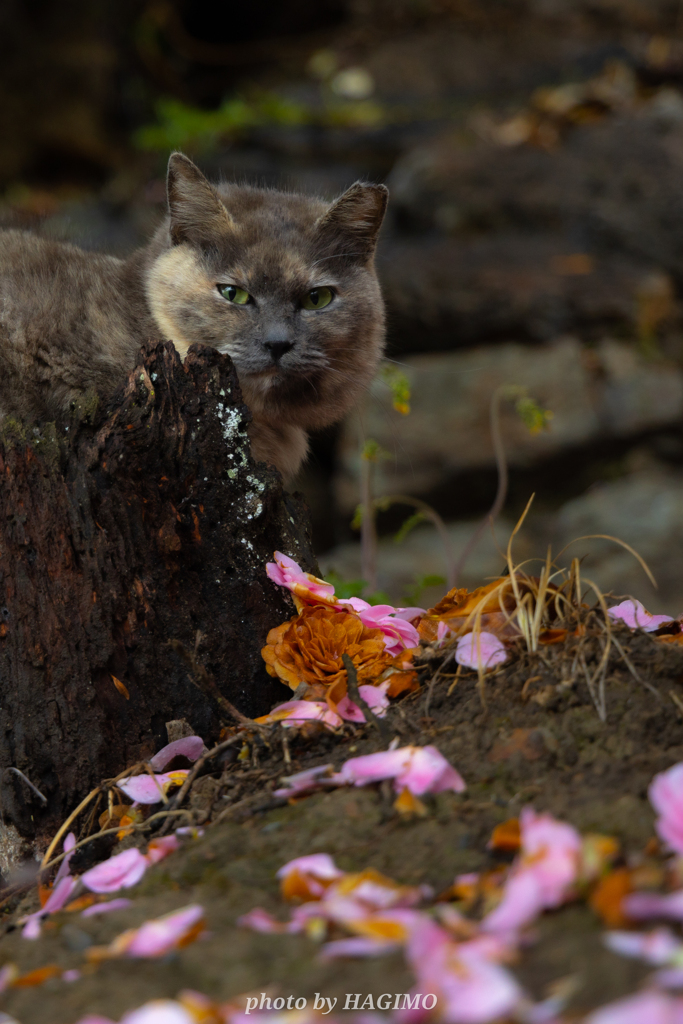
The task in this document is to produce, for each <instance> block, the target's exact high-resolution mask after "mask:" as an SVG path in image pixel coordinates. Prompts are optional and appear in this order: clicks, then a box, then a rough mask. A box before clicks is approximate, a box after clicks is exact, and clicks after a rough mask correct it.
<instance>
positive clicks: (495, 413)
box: [451, 384, 509, 587]
mask: <svg viewBox="0 0 683 1024" xmlns="http://www.w3.org/2000/svg"><path fill="white" fill-rule="evenodd" d="M508 392H509V385H507V384H503V385H502V386H501V387H498V388H496V390H495V391H494V392H493V396H492V398H491V410H490V424H491V440H492V442H493V454H494V456H495V459H496V470H497V472H498V487H497V489H496V496H495V498H494V499H493V505H491V508H490V509H489V511H488V512H487V513H486V515H485V516H484V518H483V519H482V521H481V522H480V523H479V526H478V527H477V528H476V530H475V531H474V533H473V534H472V536H471V537H470V539H469V540H468V542H467V544H466V545H465V547H464V548H463V550H462V552H461V554H460V558H459V559H458V561H457V562H456V564H455V568H454V570H453V583H452V584H451V586H453V587H456V586H457V585H458V579H459V578H460V574H461V573H462V570H463V569H464V567H465V563H466V561H467V559H468V558H469V557H470V555H471V554H472V552H473V550H474V548H475V547H476V546H477V544H478V543H479V541H480V540H481V537H482V534H483V533H484V530H485V529H486V527H487V526H488V525H489V523H490V524H491V527H493V525H494V524H495V521H496V519H497V518H498V516H499V515H500V513H501V511H502V509H503V505H504V504H505V498H506V497H507V491H508V466H507V459H506V457H505V446H504V444H503V438H502V436H501V433H500V403H501V401H502V400H503V398H505V397H507V394H508Z"/></svg>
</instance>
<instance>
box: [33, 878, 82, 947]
mask: <svg viewBox="0 0 683 1024" xmlns="http://www.w3.org/2000/svg"><path fill="white" fill-rule="evenodd" d="M79 881H80V880H79V879H78V878H72V877H71V875H66V877H65V878H62V879H61V880H60V881H59V882H58V883H57V884H56V885H55V887H54V889H53V890H52V892H51V893H50V895H49V896H48V898H47V901H46V903H45V906H44V907H41V909H40V910H36V912H35V913H34V914H29V915H28V917H23V918H21V920H20V922H19V923H20V924H24V929H23V931H22V933H21V934H22V938H24V939H37V938H39V937H40V930H41V928H40V925H41V921H42V919H43V918H44V917H48V915H49V914H54V913H56V911H58V910H61V909H62V907H63V906H64V905H65V904H66V903H68V902H69V900H70V899H71V897H72V895H73V893H74V891H75V890H76V888H77V887H78V884H79Z"/></svg>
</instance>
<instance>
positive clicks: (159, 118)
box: [0, 0, 683, 614]
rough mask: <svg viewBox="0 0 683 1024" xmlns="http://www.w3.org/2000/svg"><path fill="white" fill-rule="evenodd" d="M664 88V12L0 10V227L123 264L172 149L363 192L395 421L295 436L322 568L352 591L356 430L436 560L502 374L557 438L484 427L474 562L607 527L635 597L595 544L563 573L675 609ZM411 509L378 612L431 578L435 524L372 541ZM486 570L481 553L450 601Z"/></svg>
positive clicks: (678, 506)
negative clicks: (374, 189)
mask: <svg viewBox="0 0 683 1024" xmlns="http://www.w3.org/2000/svg"><path fill="white" fill-rule="evenodd" d="M682 89H683V4H681V3H679V2H678V0H479V2H476V0H469V2H468V0H319V2H318V3H315V4H314V3H310V2H308V0H281V2H275V0H251V2H250V3H249V4H245V5H237V4H229V3H228V4H222V5H220V6H219V5H215V4H213V3H211V4H209V3H201V2H196V0H193V2H190V0H169V2H166V0H159V2H152V3H139V2H133V0H116V2H114V0H99V2H93V0H87V2H86V0H72V2H64V3H60V4H54V3H48V2H46V0H44V2H26V0H23V2H19V0H4V2H3V3H2V4H1V5H0V139H1V140H2V143H1V144H0V218H1V220H2V223H4V224H6V225H10V224H11V225H14V226H17V225H19V226H25V227H28V228H31V229H35V230H39V231H41V232H44V233H46V234H49V235H51V236H52V237H58V238H63V239H67V240H71V241H75V242H76V243H78V244H81V245H84V246H86V247H90V248H96V249H103V250H106V251H109V252H112V253H116V254H120V255H123V254H125V253H127V252H129V251H130V250H131V249H132V248H134V247H135V246H136V245H138V244H141V243H142V242H144V240H145V239H146V237H147V236H148V234H149V232H150V230H152V228H153V226H154V224H155V223H156V221H157V219H158V217H159V216H160V214H161V212H162V211H163V201H164V185H163V175H164V170H165V164H166V160H167V157H168V153H169V151H170V150H171V149H173V148H176V147H178V148H181V149H183V150H185V151H186V152H188V153H189V154H190V155H192V156H193V158H195V159H196V160H197V161H198V162H199V164H200V165H201V166H202V167H203V168H204V169H205V170H206V171H207V172H208V173H210V174H214V175H219V174H221V175H223V176H224V177H226V178H232V177H235V178H238V179H240V180H242V179H244V180H248V181H251V182H257V183H264V184H269V185H278V186H280V187H288V188H295V189H301V190H306V191H313V192H317V193H319V194H322V195H324V196H328V197H330V198H332V197H333V196H334V195H336V194H338V193H339V192H340V191H341V190H343V189H344V188H345V187H347V186H348V185H349V184H350V183H351V182H353V181H354V180H356V179H357V178H359V177H363V178H368V179H371V180H376V181H385V182H386V183H387V184H388V185H389V187H390V189H391V193H392V201H391V205H390V213H389V216H388V220H387V223H386V227H385V229H384V231H383V238H382V243H381V246H380V251H379V254H378V267H379V272H380V276H381V279H382V284H383V288H384V292H385V296H386V299H387V305H388V311H389V348H388V352H389V355H390V357H391V358H392V359H394V360H395V361H396V363H397V364H399V366H400V367H401V368H402V369H403V370H404V371H405V372H406V373H407V374H408V376H409V377H410V378H411V381H412V383H413V390H414V394H413V403H412V404H413V411H412V413H411V414H410V415H409V416H406V417H402V416H400V415H399V414H398V413H395V412H394V411H393V410H392V408H391V403H390V402H389V401H388V397H387V396H388V391H387V389H386V387H384V388H382V386H381V385H378V387H377V389H375V392H376V394H375V396H374V397H370V398H369V399H368V402H367V404H365V405H362V408H361V409H360V410H359V411H360V413H361V420H360V421H359V419H358V415H357V414H356V413H354V415H353V416H352V417H350V420H349V422H348V424H346V425H345V426H343V427H340V428H339V429H335V430H331V431H329V432H327V433H326V434H324V435H323V436H321V437H319V438H317V439H316V440H315V442H314V446H313V453H312V457H311V460H310V462H309V465H308V467H307V469H306V470H305V472H304V473H303V474H302V478H301V482H300V486H301V487H302V488H303V489H304V491H305V493H306V495H307V498H308V500H309V503H310V505H311V509H312V512H313V517H314V526H315V537H316V545H317V549H318V551H319V552H320V553H321V555H324V557H323V559H322V562H323V564H324V565H325V566H326V567H327V568H329V567H333V568H335V569H337V571H338V572H339V573H341V574H342V575H343V576H345V577H346V578H350V577H357V576H358V575H359V572H360V567H359V561H358V553H357V544H356V534H354V532H353V531H352V530H351V527H350V520H351V517H352V513H353V508H354V506H355V504H356V502H357V500H358V499H357V472H358V465H359V456H358V453H359V449H360V444H361V443H362V440H363V437H367V436H372V437H375V438H376V439H377V440H379V442H380V444H381V445H382V446H383V447H384V448H385V449H386V450H387V452H388V454H389V457H388V458H387V459H386V460H384V461H383V462H382V463H381V464H380V465H379V467H378V477H379V479H378V484H377V487H378V493H395V492H397V491H400V492H402V493H406V492H408V493H409V494H411V495H416V496H419V497H421V498H424V499H425V500H427V501H429V502H430V503H431V504H432V505H433V506H434V507H435V508H436V509H437V510H438V511H439V513H440V514H441V515H442V516H444V518H445V519H446V520H447V521H448V522H449V523H450V524H451V526H450V532H451V536H452V540H453V543H454V545H455V547H456V549H459V548H462V546H463V544H464V543H465V541H466V539H467V537H468V536H469V535H470V533H471V531H472V528H473V523H474V522H475V521H476V519H477V517H480V516H482V515H483V514H484V513H485V512H486V509H487V508H488V507H489V506H490V504H491V502H492V500H493V496H494V493H495V489H496V479H497V478H496V471H495V466H494V463H493V456H492V448H491V443H490V434H489V423H488V417H489V404H490V400H491V396H492V394H493V392H494V391H495V389H496V387H497V386H499V385H500V384H505V383H513V384H516V385H518V386H520V387H526V388H527V389H528V392H529V394H530V395H531V396H532V397H533V398H534V399H536V400H537V401H538V402H539V403H540V405H541V406H542V407H544V408H549V409H550V410H551V411H553V413H554V418H553V420H552V421H551V424H550V431H549V432H548V433H542V434H540V435H537V436H532V435H530V434H529V433H528V431H527V430H526V428H525V427H524V426H523V425H522V424H521V422H520V421H519V419H518V417H517V416H516V415H515V413H514V411H513V409H512V403H507V404H506V406H505V409H504V413H503V434H504V437H505V443H506V447H507V451H508V456H509V459H510V463H511V483H510V492H509V497H508V501H507V505H506V509H505V512H504V516H503V518H502V519H501V521H500V523H499V526H498V542H499V543H504V542H505V538H506V536H507V534H508V533H509V531H510V529H511V526H512V525H513V524H514V521H515V519H516V517H517V516H518V515H519V513H520V512H521V510H522V509H523V507H524V505H525V504H526V501H527V499H528V497H529V495H530V494H531V493H532V492H535V493H536V499H535V502H534V506H533V510H532V514H531V518H530V519H529V520H528V522H527V525H526V526H525V528H524V529H523V530H522V532H521V534H520V539H519V545H518V551H519V553H520V556H530V555H532V554H539V553H541V554H544V553H545V546H546V544H547V543H549V542H552V543H553V545H554V548H555V550H557V549H559V548H561V547H562V546H563V544H565V543H567V542H568V541H569V540H571V539H572V538H573V537H575V536H580V535H582V534H587V533H610V534H615V535H617V536H619V537H620V538H621V539H623V540H624V541H626V542H628V543H629V544H631V545H633V546H634V547H635V548H636V549H638V550H639V551H640V552H641V553H642V554H643V555H644V556H645V557H646V558H647V560H648V562H649V563H650V564H651V566H652V568H653V570H654V571H655V574H656V575H657V577H658V578H659V580H660V584H661V587H660V591H659V593H655V592H654V591H653V590H652V589H651V588H650V585H649V584H648V583H647V582H646V580H645V577H644V576H643V574H642V571H641V570H640V569H639V568H638V566H637V564H636V563H635V561H634V560H633V559H632V557H631V556H630V555H629V554H628V553H627V552H625V551H623V550H622V549H619V548H618V547H616V546H615V545H613V544H610V543H609V542H590V543H584V544H583V546H582V545H578V546H577V547H576V548H574V549H570V555H571V554H583V553H586V552H589V554H588V557H587V560H586V571H588V570H589V569H590V573H589V574H591V573H592V574H593V576H594V578H595V579H596V580H597V582H598V583H599V584H600V585H601V586H602V587H603V588H605V589H608V588H613V589H614V591H615V592H618V593H627V592H633V593H634V594H636V595H637V596H640V597H641V598H642V599H643V600H644V601H645V603H646V604H648V605H649V606H650V607H651V609H652V610H653V611H654V610H666V611H669V612H671V613H673V614H677V613H679V612H681V611H683V581H682V580H681V575H682V572H681V569H682V567H683V476H682V475H681V465H682V464H683V435H682V433H681V416H682V415H683V373H682V368H681V367H682V363H683V322H682V320H681V307H680V296H681V289H682V288H683V91H682ZM359 422H360V423H361V426H359V425H358V424H359ZM408 513H409V510H408V509H407V507H406V506H395V507H393V508H392V509H390V510H389V511H388V512H386V513H385V514H383V515H382V517H381V518H380V529H381V532H382V533H383V535H386V540H385V541H383V543H382V552H381V556H380V583H381V585H382V586H384V587H385V588H386V589H388V590H389V592H390V593H391V595H392V597H395V598H398V597H400V596H401V594H402V593H405V591H406V589H411V588H412V589H414V584H415V582H416V580H417V578H418V577H421V576H423V575H425V574H429V573H436V574H443V554H442V551H441V548H440V546H439V542H438V538H436V535H435V533H434V532H433V529H432V528H431V527H428V526H421V527H419V528H418V529H416V530H415V532H414V533H413V534H411V535H410V537H409V538H408V539H407V540H406V541H405V542H404V543H403V544H402V545H396V544H394V543H393V541H392V540H391V537H390V535H391V533H392V531H395V530H396V528H397V526H398V525H399V524H400V523H401V522H402V521H403V520H404V519H405V517H406V515H408ZM500 567H501V559H500V555H499V554H498V553H497V552H496V547H495V544H494V542H493V540H492V539H491V538H490V537H489V536H487V537H485V538H484V540H483V541H482V543H481V544H480V546H479V547H478V549H477V551H476V552H475V553H474V555H473V556H472V558H471V560H470V561H469V563H468V569H467V572H466V573H465V578H464V579H465V582H467V583H475V582H477V583H478V582H481V581H482V578H483V577H484V576H485V575H487V574H490V573H495V572H497V571H499V569H500ZM418 582H419V580H418ZM418 589H419V588H418ZM438 590H439V587H438V586H436V587H432V589H431V590H427V591H426V592H425V593H424V594H423V598H424V600H429V599H430V598H431V597H433V596H436V594H437V593H438ZM441 590H443V587H441Z"/></svg>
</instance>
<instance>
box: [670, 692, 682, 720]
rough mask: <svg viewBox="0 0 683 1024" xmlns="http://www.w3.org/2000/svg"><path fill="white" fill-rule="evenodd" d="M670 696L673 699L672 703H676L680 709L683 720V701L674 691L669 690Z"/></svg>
mask: <svg viewBox="0 0 683 1024" xmlns="http://www.w3.org/2000/svg"><path fill="white" fill-rule="evenodd" d="M669 696H670V697H671V699H672V701H673V702H674V704H675V705H676V707H677V708H678V712H679V714H680V716H681V718H683V701H682V700H681V698H680V697H679V696H678V694H677V693H675V691H674V690H669Z"/></svg>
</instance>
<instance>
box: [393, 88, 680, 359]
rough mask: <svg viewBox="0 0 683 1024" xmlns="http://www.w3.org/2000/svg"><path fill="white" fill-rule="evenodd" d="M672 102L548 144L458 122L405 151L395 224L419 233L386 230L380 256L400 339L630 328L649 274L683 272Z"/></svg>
mask: <svg viewBox="0 0 683 1024" xmlns="http://www.w3.org/2000/svg"><path fill="white" fill-rule="evenodd" d="M670 92H671V90H667V93H670ZM664 106H665V107H666V111H668V113H667V112H664V108H663V107H662V104H659V105H657V104H655V103H650V104H647V105H645V106H642V107H638V108H636V109H634V110H631V111H627V112H625V113H623V114H622V115H610V116H609V117H605V118H603V119H601V120H597V121H594V122H592V123H585V124H579V125H576V126H574V127H572V129H571V130H570V131H569V132H568V134H567V135H566V137H564V138H563V139H562V141H561V142H559V143H558V144H556V145H554V146H552V147H550V148H545V149H544V148H541V147H540V145H527V144H523V145H501V144H496V143H494V142H490V141H482V140H479V141H477V140H476V138H475V137H474V134H473V133H470V134H469V136H468V135H467V134H466V133H465V134H464V133H463V132H462V131H458V132H447V133H446V134H444V135H443V136H442V137H441V138H440V139H438V140H437V141H435V142H432V143H425V144H423V145H422V146H419V147H416V148H415V149H413V150H412V151H411V152H409V153H407V154H406V155H405V156H404V157H403V158H402V159H401V160H399V161H398V163H397V165H396V166H395V168H394V171H393V172H392V175H391V176H390V179H389V185H390V187H391V190H392V209H393V217H394V224H395V226H396V228H397V229H400V230H401V231H402V232H403V234H404V236H405V233H406V232H408V233H412V235H413V237H412V238H407V237H402V238H400V239H397V238H396V237H394V238H390V237H387V239H386V241H385V244H384V248H383V250H382V254H381V259H380V270H381V274H382V280H383V284H384V288H385V294H386V297H387V301H388V304H389V309H390V323H391V325H392V331H393V333H394V335H395V343H396V345H397V346H398V347H399V348H402V349H403V350H404V351H406V350H409V349H411V348H412V349H413V350H415V349H419V348H422V347H423V346H424V342H423V340H422V339H423V337H425V336H428V337H429V344H430V346H431V347H433V346H434V344H435V342H436V344H438V345H440V346H442V347H446V346H448V347H454V346H455V345H462V344H471V343H472V342H476V341H478V340H479V341H482V340H490V339H491V338H495V337H500V336H501V335H505V336H507V337H508V338H510V337H512V338H515V337H516V338H522V339H535V340H547V339H548V338H550V337H552V336H554V335H557V334H558V333H561V332H569V331H574V330H581V332H582V334H583V335H584V336H586V335H588V336H591V337H593V338H597V337H599V336H600V334H602V333H605V332H606V331H609V330H612V329H614V328H616V327H618V328H619V330H620V331H623V330H624V328H626V329H627V330H628V331H629V333H635V332H636V331H637V330H638V302H639V300H638V295H639V290H640V289H641V288H642V284H643V281H644V280H645V279H647V278H648V277H649V276H650V275H651V274H652V273H653V272H654V271H660V272H661V271H664V272H666V273H667V274H669V275H671V277H672V278H673V280H674V281H676V282H680V281H683V245H682V243H681V239H682V238H683V195H682V193H681V189H680V181H681V178H682V177H683V119H682V117H681V105H680V104H679V105H678V106H676V105H671V104H669V105H668V106H666V105H664ZM670 314H671V315H670V326H671V327H674V328H677V327H678V319H679V316H680V313H679V311H678V310H675V309H673V308H672V309H671V311H670ZM435 334H436V335H438V337H437V338H436V339H435ZM679 348H680V344H679Z"/></svg>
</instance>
